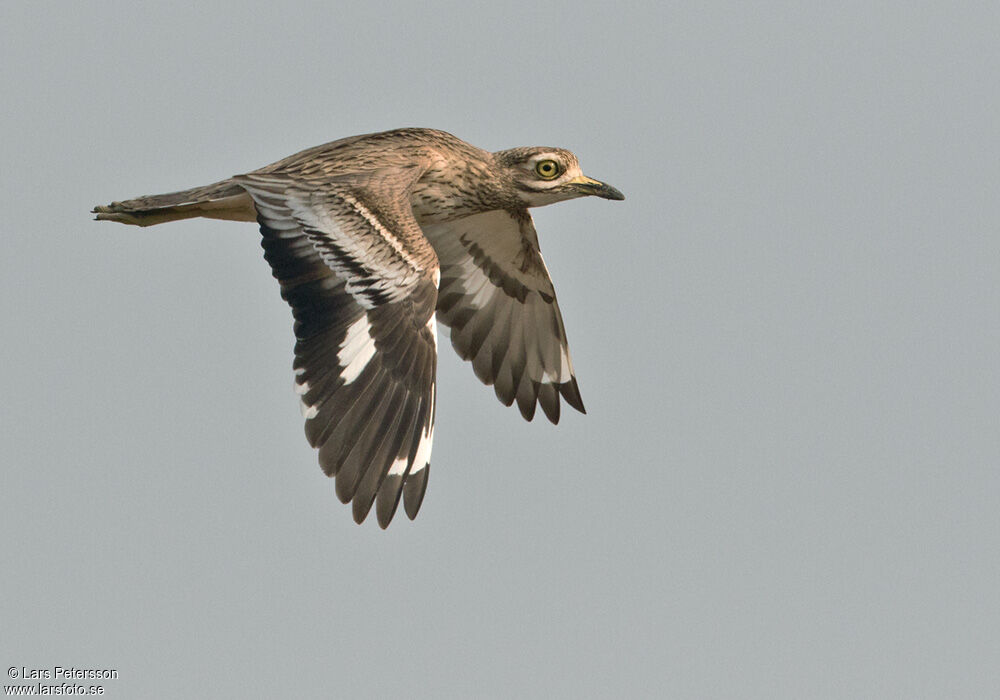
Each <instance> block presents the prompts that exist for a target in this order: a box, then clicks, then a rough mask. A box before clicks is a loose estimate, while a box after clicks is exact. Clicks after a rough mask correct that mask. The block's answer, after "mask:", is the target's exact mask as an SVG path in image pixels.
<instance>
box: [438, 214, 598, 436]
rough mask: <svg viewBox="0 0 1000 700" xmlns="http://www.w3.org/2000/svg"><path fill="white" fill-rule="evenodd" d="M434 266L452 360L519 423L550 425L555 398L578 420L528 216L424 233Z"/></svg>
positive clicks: (477, 219) (479, 219)
mask: <svg viewBox="0 0 1000 700" xmlns="http://www.w3.org/2000/svg"><path fill="white" fill-rule="evenodd" d="M424 233H425V234H426V235H427V238H428V239H429V240H430V242H431V244H432V245H433V246H434V249H435V251H436V252H437V255H438V259H439V261H440V265H441V283H440V285H439V293H438V301H437V312H438V318H439V320H440V321H441V322H442V323H444V324H445V325H447V326H449V327H450V328H451V342H452V345H453V346H454V347H455V350H456V351H457V352H458V354H459V355H460V356H461V357H462V358H463V359H466V360H470V361H471V362H472V367H473V370H474V371H475V373H476V376H477V377H479V379H480V380H481V381H482V382H483V383H485V384H492V385H493V387H494V390H495V392H496V394H497V397H498V398H499V399H500V401H502V402H503V403H504V404H505V405H508V406H509V405H511V404H512V403H513V402H514V401H515V400H516V401H517V405H518V409H519V410H520V411H521V415H523V416H524V418H525V419H527V420H531V419H532V418H533V417H534V414H535V407H536V402H537V404H540V405H541V407H542V410H543V411H544V412H545V415H546V416H547V417H548V418H549V420H551V421H552V422H553V423H557V422H558V421H559V413H560V412H559V405H560V402H559V396H560V395H562V397H563V398H564V399H565V400H566V402H567V403H568V404H569V405H570V406H572V407H573V408H575V409H577V410H578V411H580V412H581V413H584V412H585V410H584V407H583V401H582V399H581V398H580V391H579V388H578V387H577V382H576V377H575V375H574V373H573V364H572V362H571V360H570V356H569V346H568V343H567V341H566V330H565V328H564V326H563V321H562V315H561V313H560V312H559V306H558V304H557V302H556V294H555V289H554V288H553V286H552V280H551V279H550V278H549V272H548V269H547V268H546V267H545V262H544V260H543V259H542V254H541V251H540V250H539V247H538V236H537V234H536V232H535V227H534V224H533V223H532V221H531V216H530V215H529V214H528V212H527V211H506V210H495V211H489V212H485V213H483V214H475V215H473V216H468V217H465V218H463V219H459V220H457V221H450V222H446V223H440V224H430V225H425V226H424Z"/></svg>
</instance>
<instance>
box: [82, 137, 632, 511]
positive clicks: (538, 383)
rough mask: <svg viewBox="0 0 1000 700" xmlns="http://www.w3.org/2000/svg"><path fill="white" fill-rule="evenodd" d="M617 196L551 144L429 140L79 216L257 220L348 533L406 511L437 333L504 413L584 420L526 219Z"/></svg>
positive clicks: (416, 504)
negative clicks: (493, 145)
mask: <svg viewBox="0 0 1000 700" xmlns="http://www.w3.org/2000/svg"><path fill="white" fill-rule="evenodd" d="M587 195H595V196H597V197H603V198H604V199H615V200H621V199H624V196H623V195H622V193H621V192H619V191H618V190H616V189H615V188H614V187H611V186H610V185H607V184H605V183H603V182H600V181H598V180H593V179H591V178H589V177H587V176H585V175H584V174H583V172H582V171H581V170H580V165H579V163H578V162H577V159H576V156H574V155H573V154H572V153H570V152H569V151H567V150H565V149H562V148H549V147H530V148H512V149H509V150H505V151H497V152H495V153H490V152H488V151H484V150H482V149H479V148H476V147H475V146H472V145H470V144H468V143H465V142H464V141H461V140H459V139H458V138H456V137H454V136H452V135H451V134H448V133H445V132H443V131H436V130H432V129H397V130H394V131H386V132H381V133H375V134H365V135H362V136H353V137H350V138H346V139H341V140H339V141H333V142H331V143H328V144H324V145H322V146H317V147H315V148H310V149H308V150H305V151H302V152H301V153H297V154H295V155H292V156H289V157H288V158H285V159H283V160H280V161H278V162H276V163H273V164H271V165H268V166H265V167H263V168H260V169H259V170H254V171H253V172H249V173H246V174H244V175H236V176H234V177H231V178H229V179H227V180H223V181H221V182H217V183H215V184H212V185H207V186H204V187H195V188H193V189H189V190H184V191H181V192H173V193H170V194H160V195H150V196H145V197H138V198H136V199H129V200H125V201H122V202H112V203H111V204H109V205H107V206H98V207H95V208H94V210H93V212H94V213H96V214H97V219H98V220H102V221H117V222H120V223H123V224H132V225H135V226H151V225H154V224H160V223H164V222H167V221H177V220H180V219H189V218H193V217H204V218H208V219H228V220H234V221H256V222H257V223H258V224H259V225H260V232H261V235H262V246H263V248H264V258H265V259H266V260H267V262H268V264H269V265H270V266H271V270H272V273H273V275H274V277H275V278H276V279H277V280H278V282H279V284H280V286H281V296H282V297H283V298H284V300H285V301H286V302H288V304H289V305H290V306H291V307H292V313H293V315H294V317H295V338H296V343H295V361H294V365H293V366H294V370H295V390H296V392H297V393H298V394H299V396H300V399H301V408H302V415H303V417H304V418H305V431H306V437H307V438H308V440H309V443H310V444H311V445H312V446H313V447H315V448H318V449H319V463H320V466H321V467H322V469H323V471H324V472H325V473H326V474H327V476H331V477H335V487H336V492H337V496H338V498H339V499H340V500H341V501H342V502H343V503H349V502H351V503H352V508H353V515H354V519H355V520H356V521H357V522H358V523H361V522H362V521H363V520H364V519H365V518H366V517H367V515H368V513H369V511H370V510H371V508H372V506H373V505H374V506H375V511H376V514H377V517H378V522H379V525H380V526H381V527H383V528H385V527H387V526H388V525H389V522H390V521H391V520H392V517H393V515H394V513H395V512H396V508H397V506H398V504H399V500H400V497H401V496H402V499H403V503H404V509H405V511H406V514H407V515H408V516H409V517H410V518H411V519H412V518H415V517H416V515H417V511H418V510H419V509H420V504H421V502H422V500H423V497H424V493H425V490H426V488H427V476H428V473H429V472H430V458H431V443H432V441H433V438H434V407H435V375H436V367H437V325H436V322H437V321H440V322H441V323H443V324H445V325H446V326H448V327H449V328H450V329H451V342H452V345H453V346H454V347H455V350H457V351H458V354H459V355H460V356H461V357H462V358H463V359H465V360H469V361H471V362H472V367H473V369H474V370H475V373H476V376H477V377H479V379H480V380H482V381H483V382H484V383H485V384H487V385H490V384H492V385H493V387H494V390H495V391H496V395H497V396H498V397H499V399H500V400H501V401H502V402H503V403H504V404H505V405H507V406H510V405H511V404H513V403H514V402H515V401H516V402H517V406H518V408H519V409H520V411H521V414H522V415H523V416H524V418H525V419H527V420H529V421H530V420H531V419H532V418H533V417H534V414H535V407H536V404H537V405H540V406H541V407H542V411H543V412H544V413H545V415H546V416H547V417H548V418H549V420H551V421H552V422H553V423H556V422H558V421H559V406H560V399H559V397H560V396H562V399H563V400H565V401H566V403H568V404H569V405H570V406H572V407H573V408H575V409H576V410H578V411H580V412H581V413H582V412H584V407H583V401H582V400H581V398H580V391H579V389H578V388H577V383H576V377H575V376H574V373H573V365H572V363H571V362H570V356H569V349H568V346H567V343H566V331H565V329H564V328H563V321H562V317H561V315H560V313H559V306H558V305H557V303H556V294H555V290H554V289H553V287H552V281H551V279H550V278H549V273H548V270H547V269H546V267H545V263H544V261H543V260H542V255H541V252H540V251H539V247H538V236H537V234H536V233H535V227H534V225H533V223H532V220H531V215H530V214H529V213H528V209H529V208H530V207H537V206H544V205H546V204H552V203H554V202H559V201H562V200H567V199H573V198H576V197H584V196H587Z"/></svg>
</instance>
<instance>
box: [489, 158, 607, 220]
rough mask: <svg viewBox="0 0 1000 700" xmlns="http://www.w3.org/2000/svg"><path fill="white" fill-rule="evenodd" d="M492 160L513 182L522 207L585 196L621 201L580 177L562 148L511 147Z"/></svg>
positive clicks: (603, 186) (604, 187)
mask: <svg viewBox="0 0 1000 700" xmlns="http://www.w3.org/2000/svg"><path fill="white" fill-rule="evenodd" d="M493 157H494V158H495V159H496V162H497V164H498V165H500V167H501V168H503V169H504V171H505V174H507V175H508V176H509V177H510V178H511V179H512V180H513V182H514V186H515V187H516V188H517V190H518V196H519V197H520V199H521V201H522V202H524V204H525V206H529V207H540V206H544V205H546V204H552V203H553V202H561V201H563V200H564V199H574V198H576V197H586V196H589V195H595V196H597V197H603V198H604V199H625V195H623V194H622V193H621V192H619V191H618V190H616V189H615V188H614V187H612V186H611V185H608V184H605V183H603V182H600V181H599V180H594V179H592V178H589V177H587V176H586V175H584V174H583V171H582V170H580V163H579V162H578V161H577V159H576V156H575V155H573V154H572V153H570V152H569V151H567V150H566V149H564V148H548V147H545V146H535V147H532V148H511V149H509V150H506V151H497V152H496V153H494V154H493Z"/></svg>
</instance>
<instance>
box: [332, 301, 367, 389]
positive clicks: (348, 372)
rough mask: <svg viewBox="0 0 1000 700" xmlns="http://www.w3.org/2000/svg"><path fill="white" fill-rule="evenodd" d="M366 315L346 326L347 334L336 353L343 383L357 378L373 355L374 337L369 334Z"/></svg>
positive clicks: (348, 382)
mask: <svg viewBox="0 0 1000 700" xmlns="http://www.w3.org/2000/svg"><path fill="white" fill-rule="evenodd" d="M371 328H372V326H371V324H370V323H368V316H367V315H365V314H363V315H362V316H361V317H360V318H359V319H358V320H357V321H355V322H354V323H352V324H351V325H350V326H348V328H347V335H345V336H344V342H343V343H342V344H341V346H340V352H338V353H337V362H338V363H339V364H340V366H341V367H343V370H341V373H340V376H341V377H343V379H344V384H350V383H351V382H353V381H354V380H355V379H357V378H358V377H359V376H360V375H361V373H362V372H363V371H364V369H365V367H367V366H368V363H369V362H370V361H371V359H372V358H373V357H374V356H375V339H374V338H373V337H372V335H371Z"/></svg>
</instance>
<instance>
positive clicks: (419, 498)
mask: <svg viewBox="0 0 1000 700" xmlns="http://www.w3.org/2000/svg"><path fill="white" fill-rule="evenodd" d="M430 471H431V465H430V464H428V465H427V466H426V467H424V468H423V469H421V470H420V471H419V472H418V473H417V474H411V475H410V476H408V477H407V478H406V483H404V484H403V510H404V511H406V517H408V518H409V519H410V520H413V519H414V518H416V517H417V513H419V512H420V504H421V503H423V502H424V494H425V493H426V492H427V477H428V475H429V474H430Z"/></svg>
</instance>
